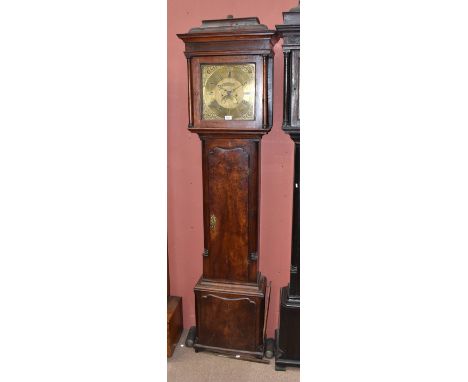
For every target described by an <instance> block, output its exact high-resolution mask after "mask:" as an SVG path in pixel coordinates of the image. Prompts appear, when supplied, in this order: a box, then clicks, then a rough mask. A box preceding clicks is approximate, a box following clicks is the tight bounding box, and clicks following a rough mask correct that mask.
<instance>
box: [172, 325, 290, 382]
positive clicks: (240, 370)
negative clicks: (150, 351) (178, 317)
mask: <svg viewBox="0 0 468 382" xmlns="http://www.w3.org/2000/svg"><path fill="white" fill-rule="evenodd" d="M186 336H187V330H184V332H183V333H182V336H181V337H180V340H179V344H178V345H177V347H176V349H175V351H174V355H173V356H172V357H171V358H168V359H167V381H168V382H276V381H278V382H299V368H295V367H291V368H287V369H286V371H275V361H274V359H272V360H270V364H262V363H257V362H249V361H243V360H236V359H232V358H226V357H223V356H220V355H216V354H214V353H209V352H199V353H195V351H194V350H193V349H192V348H187V347H185V346H183V344H184V342H185V337H186Z"/></svg>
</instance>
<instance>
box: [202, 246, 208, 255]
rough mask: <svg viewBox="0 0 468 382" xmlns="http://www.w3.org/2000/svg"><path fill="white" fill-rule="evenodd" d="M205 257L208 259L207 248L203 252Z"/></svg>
mask: <svg viewBox="0 0 468 382" xmlns="http://www.w3.org/2000/svg"><path fill="white" fill-rule="evenodd" d="M203 256H204V257H208V250H207V249H206V248H205V249H204V250H203Z"/></svg>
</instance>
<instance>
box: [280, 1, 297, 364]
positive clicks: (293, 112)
mask: <svg viewBox="0 0 468 382" xmlns="http://www.w3.org/2000/svg"><path fill="white" fill-rule="evenodd" d="M283 20H284V23H283V24H282V25H277V26H276V29H277V31H278V33H279V34H280V36H281V37H282V38H283V53H284V98H283V100H284V101H283V130H284V132H285V133H287V134H289V136H290V137H291V139H292V140H293V141H294V182H293V211H292V213H293V219H292V220H293V224H292V243H291V268H290V282H289V285H287V286H285V287H283V288H281V293H280V296H281V297H280V320H279V328H278V330H277V331H276V336H275V337H276V349H275V357H276V360H275V361H276V362H275V367H276V370H285V367H286V366H299V361H300V341H299V334H300V330H299V327H300V319H299V318H300V282H299V280H300V277H299V276H300V272H299V263H300V249H299V248H300V247H299V241H300V239H299V231H300V229H299V220H300V219H299V190H300V188H299V186H300V181H299V180H300V170H299V169H300V163H299V161H300V155H299V152H300V119H299V64H300V41H299V39H300V11H299V6H297V7H295V8H292V9H291V10H290V11H288V12H283Z"/></svg>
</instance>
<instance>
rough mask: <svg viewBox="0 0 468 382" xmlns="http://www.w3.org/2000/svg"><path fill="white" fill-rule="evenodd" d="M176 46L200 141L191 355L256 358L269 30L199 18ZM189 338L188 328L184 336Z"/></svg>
mask: <svg viewBox="0 0 468 382" xmlns="http://www.w3.org/2000/svg"><path fill="white" fill-rule="evenodd" d="M178 37H179V38H180V39H182V40H183V41H184V43H185V56H186V58H187V71H188V104H189V105H188V106H189V107H188V110H189V116H188V120H189V124H188V128H189V130H190V131H191V132H194V133H196V134H198V136H199V137H200V139H201V142H202V170H203V222H204V245H205V248H204V250H203V253H202V255H201V259H203V274H202V276H201V277H200V279H199V281H198V282H197V284H196V286H195V288H194V292H195V308H196V332H195V338H194V341H193V346H194V348H195V351H199V350H212V351H217V352H226V353H235V354H244V355H253V356H256V357H262V356H263V351H264V320H265V314H266V312H265V295H266V284H267V282H266V278H265V277H264V276H263V275H261V274H260V272H259V248H258V241H259V240H258V235H259V198H260V194H259V183H260V141H261V138H262V136H263V135H264V134H266V133H268V132H269V131H270V129H271V125H272V99H273V96H272V78H273V46H274V45H275V44H276V42H277V40H278V38H277V35H276V31H272V30H268V28H267V27H266V26H265V25H262V24H260V22H259V20H258V18H256V17H249V18H233V17H232V16H228V18H226V19H220V20H204V21H203V22H202V25H201V27H197V28H193V29H191V30H190V31H189V32H188V33H186V34H179V35H178ZM191 332H193V331H191Z"/></svg>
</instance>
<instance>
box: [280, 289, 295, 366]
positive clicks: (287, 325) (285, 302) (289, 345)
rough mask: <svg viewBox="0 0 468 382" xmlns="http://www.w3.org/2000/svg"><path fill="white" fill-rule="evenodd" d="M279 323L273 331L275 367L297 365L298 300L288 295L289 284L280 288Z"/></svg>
mask: <svg viewBox="0 0 468 382" xmlns="http://www.w3.org/2000/svg"><path fill="white" fill-rule="evenodd" d="M280 299H281V303H280V325H279V329H277V330H276V331H275V343H276V349H275V350H276V351H275V369H276V370H280V371H282V370H285V368H286V367H287V366H295V367H299V360H300V352H299V350H300V338H299V337H300V332H299V327H300V300H299V299H298V298H291V296H289V286H286V287H283V288H281V297H280Z"/></svg>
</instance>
